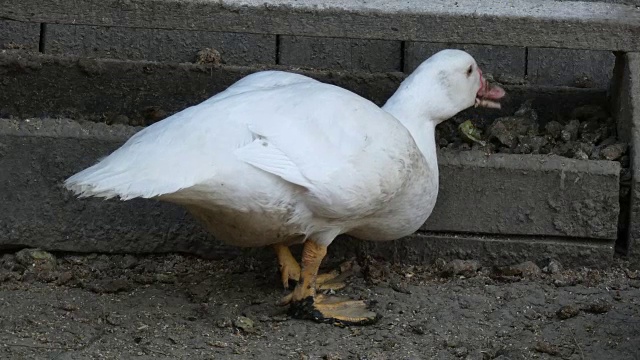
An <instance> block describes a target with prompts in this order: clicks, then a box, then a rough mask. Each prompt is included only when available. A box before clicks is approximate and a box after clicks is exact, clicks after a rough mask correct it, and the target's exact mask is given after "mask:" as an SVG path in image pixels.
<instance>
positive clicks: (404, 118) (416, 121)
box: [382, 83, 438, 174]
mask: <svg viewBox="0 0 640 360" xmlns="http://www.w3.org/2000/svg"><path fill="white" fill-rule="evenodd" d="M405 85H406V84H405V83H403V84H402V85H401V86H400V88H399V89H398V91H396V93H395V94H394V95H393V96H392V97H391V98H390V99H389V100H388V101H387V103H386V104H385V105H384V106H383V107H382V109H383V110H385V111H386V112H388V113H389V114H391V115H393V116H394V117H395V118H396V119H398V120H399V121H400V122H401V123H402V125H404V127H405V128H407V130H409V133H411V136H412V137H413V140H414V141H415V142H416V145H418V148H419V149H420V152H422V155H423V156H424V158H425V160H426V161H427V164H428V166H429V168H431V169H432V170H433V171H435V173H436V174H437V168H438V164H437V157H436V139H435V131H436V124H438V121H437V120H433V119H430V115H429V112H428V109H427V108H428V106H425V100H424V98H421V99H418V98H416V97H415V96H414V94H415V92H412V91H411V89H410V88H408V87H407V86H405ZM421 95H422V96H421V97H424V94H421Z"/></svg>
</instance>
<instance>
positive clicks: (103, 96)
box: [0, 54, 403, 124]
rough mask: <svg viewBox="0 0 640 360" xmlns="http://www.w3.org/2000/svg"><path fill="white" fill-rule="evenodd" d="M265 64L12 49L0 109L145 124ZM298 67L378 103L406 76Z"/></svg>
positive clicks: (0, 85) (3, 68) (2, 60)
mask: <svg viewBox="0 0 640 360" xmlns="http://www.w3.org/2000/svg"><path fill="white" fill-rule="evenodd" d="M270 68H278V67H275V66H271V67H270ZM279 68H280V69H284V68H283V67H279ZM260 69H263V68H261V67H252V68H249V67H236V66H224V67H215V66H214V67H211V66H198V65H193V64H179V65H174V64H165V63H148V62H132V61H118V60H92V59H76V58H60V57H57V56H49V55H28V54H22V55H16V54H5V55H4V56H0V72H2V73H3V78H2V80H1V81H0V116H16V117H21V118H25V117H34V116H36V117H42V116H52V117H71V118H81V119H92V120H97V121H107V122H111V121H114V120H115V119H116V118H118V117H119V116H120V119H118V120H117V122H122V121H123V120H122V116H126V117H127V118H126V119H124V121H125V122H127V123H130V124H145V123H147V122H148V120H147V119H146V118H147V117H148V116H146V115H145V114H146V113H147V112H148V110H149V109H150V108H151V109H157V110H158V111H156V112H158V113H164V114H165V115H170V114H171V113H174V112H176V111H179V110H182V109H183V108H185V107H187V106H189V105H194V104H196V103H199V102H201V101H202V100H204V99H206V98H208V97H210V96H213V95H215V94H216V93H218V92H220V91H222V90H224V89H226V88H227V87H228V86H230V85H231V84H232V83H234V82H235V81H237V80H239V79H240V78H241V77H243V76H245V75H247V74H249V73H252V72H255V71H257V70H260ZM298 72H300V73H303V74H307V75H312V76H314V77H315V78H317V79H319V80H322V81H326V82H329V83H332V84H335V85H339V86H343V87H346V88H348V89H350V90H352V91H354V92H356V93H358V94H360V95H362V96H365V97H367V98H368V99H370V100H372V101H374V102H376V103H378V104H380V103H383V102H384V101H385V100H386V99H387V98H388V97H389V96H391V94H392V93H393V91H395V89H396V87H397V86H398V84H399V83H400V81H401V80H402V79H403V77H402V74H399V73H398V74H361V75H356V74H351V73H345V72H338V71H326V72H310V71H307V72H305V71H298ZM159 110H161V111H159ZM161 117H163V116H161Z"/></svg>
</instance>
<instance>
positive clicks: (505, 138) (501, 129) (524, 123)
mask: <svg viewBox="0 0 640 360" xmlns="http://www.w3.org/2000/svg"><path fill="white" fill-rule="evenodd" d="M535 128H536V124H535V123H534V122H533V121H532V120H531V119H527V118H521V117H502V118H499V119H496V120H495V121H494V122H493V124H491V126H490V127H489V129H488V130H487V135H488V136H489V139H490V140H497V141H498V142H500V143H501V144H502V145H505V146H507V147H509V148H514V147H515V146H516V144H517V141H518V135H527V134H529V133H535Z"/></svg>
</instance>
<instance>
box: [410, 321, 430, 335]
mask: <svg viewBox="0 0 640 360" xmlns="http://www.w3.org/2000/svg"><path fill="white" fill-rule="evenodd" d="M409 327H410V328H411V331H412V332H413V333H414V334H417V335H424V334H426V333H427V332H428V331H429V328H430V326H429V323H428V322H427V321H421V322H416V323H413V324H410V325H409Z"/></svg>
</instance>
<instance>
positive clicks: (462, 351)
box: [453, 346, 469, 358]
mask: <svg viewBox="0 0 640 360" xmlns="http://www.w3.org/2000/svg"><path fill="white" fill-rule="evenodd" d="M468 354H469V349H467V348H466V347H464V346H461V347H457V348H455V349H454V350H453V355H455V356H456V357H459V358H461V357H463V356H467V355H468Z"/></svg>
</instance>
